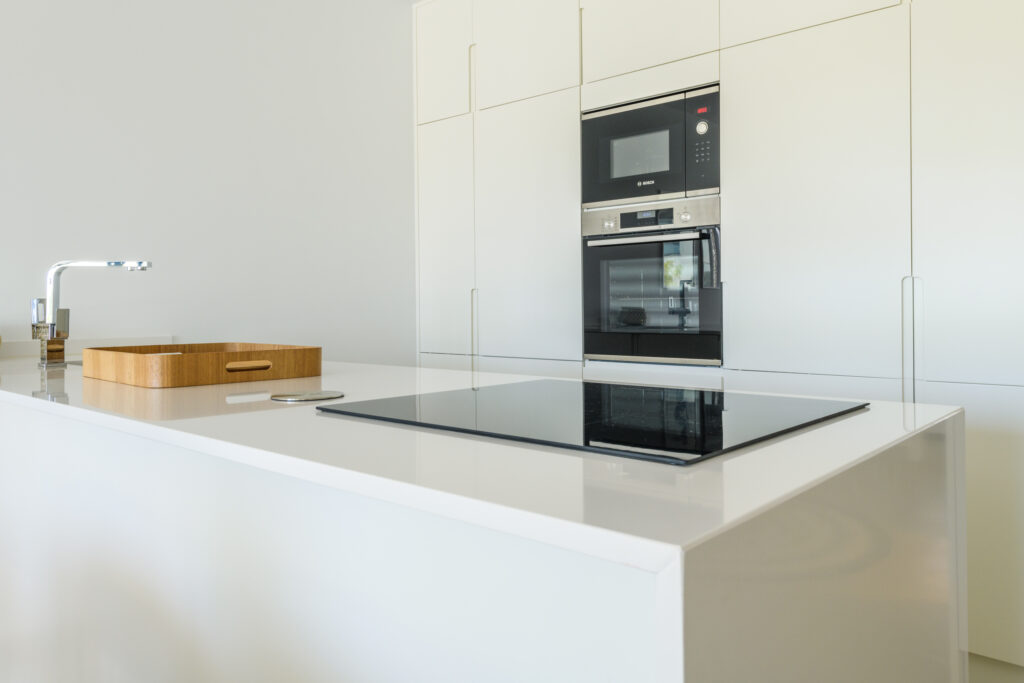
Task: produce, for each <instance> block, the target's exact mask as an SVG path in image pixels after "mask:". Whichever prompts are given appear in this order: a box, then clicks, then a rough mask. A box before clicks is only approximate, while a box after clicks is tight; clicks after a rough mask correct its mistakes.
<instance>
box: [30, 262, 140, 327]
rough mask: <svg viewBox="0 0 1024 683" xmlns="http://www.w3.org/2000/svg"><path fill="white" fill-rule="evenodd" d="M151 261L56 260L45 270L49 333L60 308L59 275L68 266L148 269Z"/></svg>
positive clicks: (55, 321) (54, 324)
mask: <svg viewBox="0 0 1024 683" xmlns="http://www.w3.org/2000/svg"><path fill="white" fill-rule="evenodd" d="M152 267H153V263H152V262H151V261H57V262H56V263H54V264H53V265H52V266H50V269H49V270H48V271H46V324H47V325H49V327H50V335H51V336H53V335H54V332H55V330H54V328H55V326H56V323H57V311H58V310H59V309H60V275H61V273H63V272H64V271H65V270H66V269H68V268H124V269H125V270H149V269H150V268H152Z"/></svg>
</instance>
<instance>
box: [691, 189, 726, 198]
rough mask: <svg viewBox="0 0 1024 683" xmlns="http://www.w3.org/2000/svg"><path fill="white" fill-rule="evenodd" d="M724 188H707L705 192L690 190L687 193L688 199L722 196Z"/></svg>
mask: <svg viewBox="0 0 1024 683" xmlns="http://www.w3.org/2000/svg"><path fill="white" fill-rule="evenodd" d="M721 191H722V188H720V187H706V188H704V189H703V190H690V191H689V192H687V193H686V196H687V197H704V196H705V195H709V194H720V193H721Z"/></svg>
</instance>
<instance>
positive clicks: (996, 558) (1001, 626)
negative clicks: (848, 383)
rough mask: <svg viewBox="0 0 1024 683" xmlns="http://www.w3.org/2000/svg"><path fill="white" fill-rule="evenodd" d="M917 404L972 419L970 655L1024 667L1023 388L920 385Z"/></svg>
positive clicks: (969, 461)
mask: <svg viewBox="0 0 1024 683" xmlns="http://www.w3.org/2000/svg"><path fill="white" fill-rule="evenodd" d="M917 400H918V401H922V402H933V401H936V402H943V403H950V402H955V403H956V404H957V405H962V406H964V411H965V414H966V425H967V440H966V443H967V449H966V451H967V460H966V471H967V476H966V481H967V487H966V490H967V494H966V497H967V538H968V539H969V542H968V544H967V553H968V554H967V566H968V572H967V582H968V591H967V607H968V628H969V634H970V637H969V641H968V646H969V649H970V651H971V652H974V653H977V654H980V655H984V656H986V657H991V658H993V659H998V660H1001V661H1004V662H1010V663H1012V664H1016V665H1017V666H1024V497H1022V496H1021V493H1020V492H1021V488H1022V487H1024V427H1022V425H1021V416H1022V415H1024V387H1009V386H986V385H981V384H961V383H947V382H918V383H917ZM1019 673H1020V674H1021V675H1024V671H1020V672H1019Z"/></svg>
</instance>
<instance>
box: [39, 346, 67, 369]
mask: <svg viewBox="0 0 1024 683" xmlns="http://www.w3.org/2000/svg"><path fill="white" fill-rule="evenodd" d="M39 367H41V368H63V367H67V363H65V362H64V340H63V339H40V340H39Z"/></svg>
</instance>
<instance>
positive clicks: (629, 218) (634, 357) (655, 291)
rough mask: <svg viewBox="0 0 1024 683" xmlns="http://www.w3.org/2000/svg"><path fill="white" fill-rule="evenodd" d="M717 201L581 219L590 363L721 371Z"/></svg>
mask: <svg viewBox="0 0 1024 683" xmlns="http://www.w3.org/2000/svg"><path fill="white" fill-rule="evenodd" d="M720 215H721V214H720V202H719V197H718V196H717V195H714V196H706V197H694V198H683V199H671V200H658V201H650V202H645V203H639V204H626V205H621V206H618V207H606V208H603V209H600V210H593V211H590V212H584V220H583V354H584V358H585V359H588V360H630V361H650V362H658V363H685V364H693V365H721V364H722V280H721V249H720V237H721V231H720Z"/></svg>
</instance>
